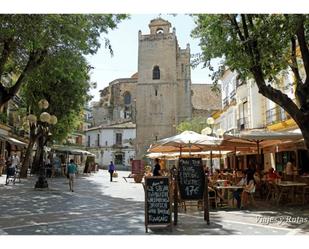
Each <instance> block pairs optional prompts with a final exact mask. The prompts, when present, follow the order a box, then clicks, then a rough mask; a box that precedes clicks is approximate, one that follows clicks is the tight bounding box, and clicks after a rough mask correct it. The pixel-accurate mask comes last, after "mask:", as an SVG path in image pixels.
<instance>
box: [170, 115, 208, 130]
mask: <svg viewBox="0 0 309 249" xmlns="http://www.w3.org/2000/svg"><path fill="white" fill-rule="evenodd" d="M208 126H209V125H208V124H207V119H205V118H203V117H196V118H192V119H191V120H186V121H183V122H181V123H180V124H179V125H177V127H176V130H177V132H178V133H181V132H184V131H195V132H197V133H201V131H202V130H203V129H204V128H205V127H208Z"/></svg>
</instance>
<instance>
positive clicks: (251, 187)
mask: <svg viewBox="0 0 309 249" xmlns="http://www.w3.org/2000/svg"><path fill="white" fill-rule="evenodd" d="M254 192H255V180H254V177H253V172H248V173H247V183H246V186H245V188H244V190H243V191H242V194H241V208H242V209H243V208H247V206H248V199H249V194H253V193H254Z"/></svg>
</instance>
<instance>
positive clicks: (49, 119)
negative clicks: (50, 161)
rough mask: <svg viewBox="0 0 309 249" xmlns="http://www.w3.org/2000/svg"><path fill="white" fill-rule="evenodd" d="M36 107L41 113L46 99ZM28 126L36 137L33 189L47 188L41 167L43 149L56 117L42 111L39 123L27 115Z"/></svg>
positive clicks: (46, 102)
mask: <svg viewBox="0 0 309 249" xmlns="http://www.w3.org/2000/svg"><path fill="white" fill-rule="evenodd" d="M38 107H39V108H40V109H41V110H42V111H43V110H45V109H47V108H48V107H49V103H48V101H47V100H46V99H41V100H40V101H39V102H38ZM27 119H28V121H29V123H30V126H31V125H32V126H35V128H36V129H35V130H36V136H37V141H36V143H37V153H39V155H38V161H37V163H38V169H39V177H38V180H37V182H36V183H35V188H48V183H47V180H46V177H45V172H44V165H43V153H44V151H43V148H44V146H45V145H46V143H47V138H48V136H49V135H50V134H51V133H50V125H55V124H57V121H58V120H57V117H56V116H55V115H50V114H49V113H48V112H46V111H43V112H41V114H40V116H39V121H38V119H37V117H36V116H35V115H33V114H30V115H28V117H27Z"/></svg>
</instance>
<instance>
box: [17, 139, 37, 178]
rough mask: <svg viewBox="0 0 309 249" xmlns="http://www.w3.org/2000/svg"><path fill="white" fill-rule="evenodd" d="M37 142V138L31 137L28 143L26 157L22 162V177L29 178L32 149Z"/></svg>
mask: <svg viewBox="0 0 309 249" xmlns="http://www.w3.org/2000/svg"><path fill="white" fill-rule="evenodd" d="M34 143H35V139H31V138H30V142H29V144H28V147H27V150H26V154H25V158H24V160H23V162H22V166H21V171H20V177H22V178H27V171H28V169H29V166H30V159H31V156H32V149H33V146H34Z"/></svg>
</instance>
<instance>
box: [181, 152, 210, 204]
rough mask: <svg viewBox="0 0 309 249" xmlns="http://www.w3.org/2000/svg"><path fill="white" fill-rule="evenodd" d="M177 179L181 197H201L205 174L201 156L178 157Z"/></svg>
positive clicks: (186, 198)
mask: <svg viewBox="0 0 309 249" xmlns="http://www.w3.org/2000/svg"><path fill="white" fill-rule="evenodd" d="M178 179H179V191H180V197H181V199H183V200H201V199H203V194H204V187H205V174H204V170H203V164H202V159H201V158H180V159H179V170H178Z"/></svg>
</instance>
